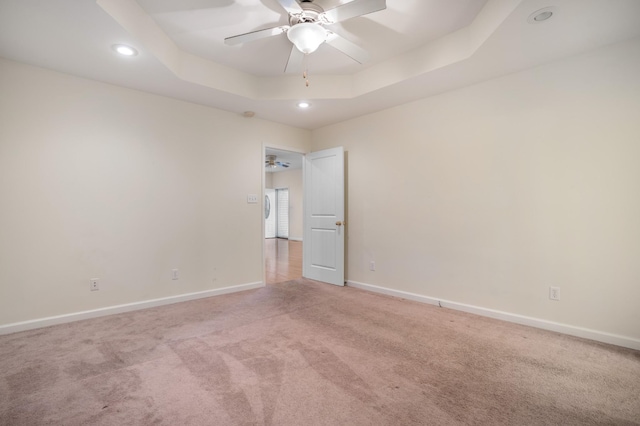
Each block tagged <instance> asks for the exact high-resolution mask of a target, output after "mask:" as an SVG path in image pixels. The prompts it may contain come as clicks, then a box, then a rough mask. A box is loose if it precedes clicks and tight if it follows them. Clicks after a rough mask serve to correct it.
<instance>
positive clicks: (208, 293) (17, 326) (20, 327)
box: [0, 282, 264, 335]
mask: <svg viewBox="0 0 640 426" xmlns="http://www.w3.org/2000/svg"><path fill="white" fill-rule="evenodd" d="M259 287H264V283H262V282H255V283H249V284H240V285H234V286H231V287H223V288H216V289H213V290H205V291H199V292H197V293H187V294H179V295H177V296H169V297H163V298H160V299H151V300H143V301H141V302H134V303H126V304H124V305H116V306H108V307H106V308H99V309H93V310H90V311H82V312H74V313H72V314H65V315H57V316H53V317H47V318H39V319H35V320H29V321H22V322H15V323H12V324H6V325H0V335H3V334H10V333H17V332H19V331H25V330H33V329H35V328H42V327H49V326H51V325H57V324H65V323H68V322H73V321H80V320H84V319H89V318H97V317H103V316H106V315H113V314H120V313H123V312H130V311H137V310H140V309H147V308H155V307H156V306H163V305H170V304H172V303H179V302H186V301H189V300H196V299H204V298H206V297H212V296H220V295H223V294H228V293H235V292H238V291H245V290H251V289H254V288H259Z"/></svg>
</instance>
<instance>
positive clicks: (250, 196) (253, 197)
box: [247, 194, 258, 204]
mask: <svg viewBox="0 0 640 426" xmlns="http://www.w3.org/2000/svg"><path fill="white" fill-rule="evenodd" d="M247 203H249V204H257V203H258V196H257V195H256V194H248V195H247Z"/></svg>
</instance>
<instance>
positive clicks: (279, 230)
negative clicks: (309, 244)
mask: <svg viewBox="0 0 640 426" xmlns="http://www.w3.org/2000/svg"><path fill="white" fill-rule="evenodd" d="M264 153H265V168H264V195H265V198H264V205H265V217H264V228H263V229H264V234H263V237H264V282H265V283H266V284H275V283H279V282H285V281H291V280H294V279H298V278H301V277H302V245H303V241H302V237H303V228H302V221H303V216H302V214H303V194H304V192H303V183H302V181H303V177H302V173H303V171H302V163H303V159H304V154H302V153H300V152H294V151H288V150H286V149H280V148H274V147H265V149H264Z"/></svg>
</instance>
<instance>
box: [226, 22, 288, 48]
mask: <svg viewBox="0 0 640 426" xmlns="http://www.w3.org/2000/svg"><path fill="white" fill-rule="evenodd" d="M288 29H289V26H288V25H284V26H282V27H273V28H267V29H266V30H258V31H252V32H250V33H245V34H240V35H236V36H232V37H227V38H225V39H224V43H225V44H227V45H229V46H233V45H236V44H240V43H246V42H248V41H253V40H258V39H261V38H266V37H271V36H275V35H279V34H282V33H284V32H286V31H287V30H288Z"/></svg>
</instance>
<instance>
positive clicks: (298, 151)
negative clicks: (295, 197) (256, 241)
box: [260, 142, 307, 286]
mask: <svg viewBox="0 0 640 426" xmlns="http://www.w3.org/2000/svg"><path fill="white" fill-rule="evenodd" d="M267 148H270V149H277V150H278V151H287V152H293V153H295V154H300V155H302V157H303V161H302V175H303V176H304V156H305V155H306V154H307V152H306V151H303V150H301V149H297V148H292V147H290V146H281V145H274V144H270V143H265V142H263V143H262V158H261V161H260V167H262V191H261V193H262V196H261V197H260V206H261V208H260V217H261V224H262V226H261V229H262V232H261V236H262V285H263V286H266V285H267V268H266V263H265V262H266V260H267V259H266V257H265V254H264V240H265V238H264V231H265V230H264V227H265V224H264V197H265V195H266V193H265V187H266V185H267V171H266V169H265V167H264V159H265V157H266V155H267ZM302 193H303V194H304V179H302ZM303 196H304V195H303ZM302 244H304V241H303V242H302Z"/></svg>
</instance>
